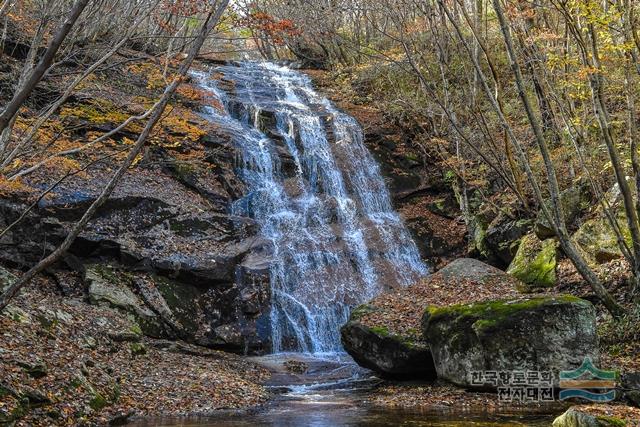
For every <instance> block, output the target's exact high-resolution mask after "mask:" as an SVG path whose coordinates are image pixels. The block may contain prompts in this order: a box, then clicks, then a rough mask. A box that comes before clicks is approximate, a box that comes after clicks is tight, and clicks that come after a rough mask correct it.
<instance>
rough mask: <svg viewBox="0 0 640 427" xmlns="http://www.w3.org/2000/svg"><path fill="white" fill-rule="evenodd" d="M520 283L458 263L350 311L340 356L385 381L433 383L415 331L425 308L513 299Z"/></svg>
mask: <svg viewBox="0 0 640 427" xmlns="http://www.w3.org/2000/svg"><path fill="white" fill-rule="evenodd" d="M519 284H520V282H519V281H518V280H516V279H514V278H513V277H511V276H509V275H507V274H505V273H504V272H502V271H500V270H498V269H497V268H495V267H492V266H490V265H487V264H485V263H483V262H481V261H478V260H475V259H470V258H461V259H458V260H456V261H454V262H452V263H451V264H449V265H447V266H446V267H445V268H443V269H442V270H440V271H438V272H437V273H434V274H432V275H430V276H428V277H426V278H425V279H423V280H422V281H420V282H419V283H416V284H415V285H413V286H409V287H407V288H403V289H400V290H397V291H395V292H393V293H388V294H383V295H381V296H379V297H377V298H375V299H373V300H372V301H370V302H369V303H367V304H365V305H362V306H360V307H358V308H357V309H355V310H354V311H353V312H352V314H351V317H350V319H349V322H348V323H347V324H346V325H345V326H343V328H342V329H341V336H342V343H343V345H344V348H345V350H346V351H347V352H348V353H349V354H350V355H351V356H352V357H353V358H354V360H355V361H356V362H358V363H359V364H361V365H362V366H365V367H367V368H369V369H372V370H374V371H376V372H378V373H379V374H381V375H383V376H387V377H413V378H428V379H432V378H434V377H435V367H434V365H433V359H432V357H431V352H430V350H429V345H428V343H427V342H426V341H425V340H424V336H423V335H422V333H421V329H420V319H421V318H422V314H423V313H424V310H425V308H426V307H429V306H435V305H442V304H446V303H447V302H449V301H452V300H454V301H477V300H479V299H483V298H487V296H494V297H495V296H496V295H513V296H515V295H517V291H516V287H517V286H518V285H519Z"/></svg>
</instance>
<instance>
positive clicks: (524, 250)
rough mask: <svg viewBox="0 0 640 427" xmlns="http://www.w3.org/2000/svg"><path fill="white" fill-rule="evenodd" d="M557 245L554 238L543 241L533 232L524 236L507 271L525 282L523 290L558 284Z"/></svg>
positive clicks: (527, 290)
mask: <svg viewBox="0 0 640 427" xmlns="http://www.w3.org/2000/svg"><path fill="white" fill-rule="evenodd" d="M557 247H558V243H557V242H556V241H555V240H554V239H547V240H545V241H543V242H541V241H540V240H539V239H538V237H537V236H536V235H535V234H533V233H531V234H527V235H526V236H524V237H523V238H522V240H521V241H520V246H519V247H518V252H517V253H516V256H515V258H514V259H513V261H511V265H509V268H508V269H507V273H509V274H511V275H512V276H514V277H516V278H518V279H520V280H521V281H522V282H523V283H524V284H525V286H523V287H522V289H520V290H521V291H523V292H529V291H531V290H533V289H534V288H547V287H552V286H554V285H555V284H556V266H557V257H556V252H557Z"/></svg>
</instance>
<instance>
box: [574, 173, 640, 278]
mask: <svg viewBox="0 0 640 427" xmlns="http://www.w3.org/2000/svg"><path fill="white" fill-rule="evenodd" d="M631 188H632V192H635V185H631ZM603 198H604V200H605V202H606V204H607V205H608V206H609V207H610V212H612V213H613V218H614V219H615V221H616V222H617V224H618V228H619V229H620V233H621V234H622V237H623V239H624V241H625V242H626V243H627V245H628V246H629V247H631V246H632V245H631V243H632V242H631V232H630V231H629V226H628V225H627V219H626V215H625V211H624V204H623V202H622V196H621V193H620V188H619V186H618V184H616V185H614V186H613V187H612V188H611V189H609V190H608V191H607V192H606V193H605V195H604V196H603ZM572 238H573V241H574V242H575V244H576V246H577V247H578V250H580V252H582V254H583V256H584V257H585V259H586V260H587V262H588V263H589V264H591V265H592V266H596V265H598V264H604V263H606V262H609V261H611V260H614V259H618V258H622V252H621V251H620V248H619V247H618V240H617V237H616V234H615V233H614V231H613V228H612V227H611V224H610V222H609V219H608V218H607V216H606V215H605V213H604V210H603V209H602V206H601V205H598V206H597V208H596V209H595V212H594V215H593V216H592V217H591V218H590V219H589V220H587V221H585V222H584V223H583V224H582V225H581V226H580V228H578V230H577V231H576V232H575V234H574V235H573V237H572Z"/></svg>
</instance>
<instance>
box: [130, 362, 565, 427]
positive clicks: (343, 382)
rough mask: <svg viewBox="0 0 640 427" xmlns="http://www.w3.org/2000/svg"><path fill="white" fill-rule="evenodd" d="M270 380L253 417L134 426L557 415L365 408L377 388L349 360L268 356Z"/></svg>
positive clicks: (429, 421)
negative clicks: (269, 394)
mask: <svg viewBox="0 0 640 427" xmlns="http://www.w3.org/2000/svg"><path fill="white" fill-rule="evenodd" d="M254 360H255V361H256V362H257V363H260V364H262V365H264V366H266V367H268V368H269V369H271V370H272V371H273V372H274V374H273V377H272V378H271V380H270V381H269V383H268V384H267V386H268V387H271V388H272V390H273V391H274V393H277V394H276V397H275V398H274V399H273V400H272V401H271V402H270V403H269V404H267V405H265V406H264V407H262V408H260V409H258V410H253V411H238V412H221V413H220V414H216V415H213V416H207V417H190V418H157V419H148V420H137V421H135V422H134V423H132V424H131V426H136V427H149V426H183V427H186V426H194V427H195V426H197V427H222V426H225V427H226V426H229V427H248V426H258V427H298V426H309V427H361V426H372V427H378V426H380V427H381V426H411V427H420V426H460V425H469V426H549V425H551V423H552V422H553V419H554V418H555V416H557V415H558V414H553V413H534V412H518V413H514V412H507V411H505V412H500V411H492V412H488V411H485V410H483V408H473V409H464V408H452V409H446V410H434V409H430V410H413V409H412V410H402V409H393V408H381V407H376V406H372V405H370V404H368V403H367V402H366V400H367V397H368V396H370V395H371V392H372V389H373V388H374V387H375V386H376V385H377V384H378V383H379V382H380V380H378V379H377V378H375V377H373V376H372V375H371V373H370V372H369V371H367V370H364V369H362V368H360V367H358V366H357V365H356V364H355V363H353V361H352V360H351V359H350V358H349V357H348V356H343V355H338V356H336V355H327V356H326V357H310V356H302V355H299V354H281V355H271V356H266V357H263V358H256V359H254ZM291 360H294V361H296V362H301V363H304V364H305V366H306V368H307V369H306V371H305V372H304V373H298V374H296V373H292V372H290V371H288V370H287V369H286V368H285V365H284V363H285V362H287V361H291Z"/></svg>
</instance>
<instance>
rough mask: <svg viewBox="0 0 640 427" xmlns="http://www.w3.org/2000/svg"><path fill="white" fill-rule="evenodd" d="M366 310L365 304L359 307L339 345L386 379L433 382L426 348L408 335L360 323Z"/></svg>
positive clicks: (343, 329)
mask: <svg viewBox="0 0 640 427" xmlns="http://www.w3.org/2000/svg"><path fill="white" fill-rule="evenodd" d="M369 310H371V307H370V306H367V305H363V306H360V307H358V309H356V310H354V312H353V313H352V315H351V318H350V320H349V322H348V323H347V324H346V325H344V326H343V327H342V328H341V330H340V333H341V337H342V344H343V345H344V348H345V350H346V351H347V352H348V353H349V354H350V355H351V357H353V359H354V360H355V361H356V363H358V364H359V365H361V366H364V367H365V368H368V369H371V370H373V371H375V372H377V373H379V374H381V375H382V376H385V377H392V378H406V377H411V378H423V379H435V377H436V371H435V366H434V365H433V358H432V357H431V351H430V350H429V347H428V346H427V345H426V344H425V343H424V342H422V341H418V340H416V339H415V337H413V336H411V335H410V334H405V335H400V334H397V333H393V332H391V331H389V329H387V328H385V327H380V326H378V327H375V326H373V327H370V326H367V325H365V324H363V323H361V322H360V321H359V320H360V316H361V315H362V314H363V313H366V312H367V311H369Z"/></svg>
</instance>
